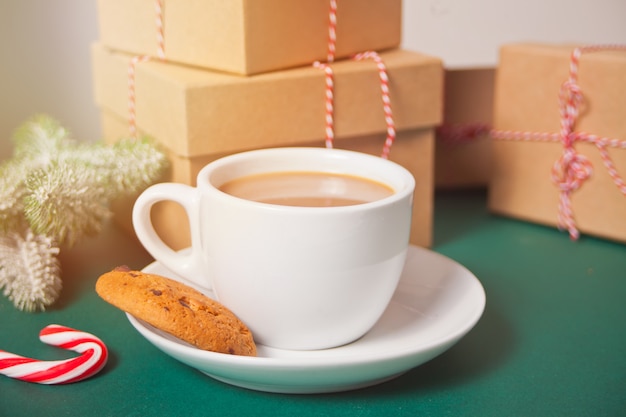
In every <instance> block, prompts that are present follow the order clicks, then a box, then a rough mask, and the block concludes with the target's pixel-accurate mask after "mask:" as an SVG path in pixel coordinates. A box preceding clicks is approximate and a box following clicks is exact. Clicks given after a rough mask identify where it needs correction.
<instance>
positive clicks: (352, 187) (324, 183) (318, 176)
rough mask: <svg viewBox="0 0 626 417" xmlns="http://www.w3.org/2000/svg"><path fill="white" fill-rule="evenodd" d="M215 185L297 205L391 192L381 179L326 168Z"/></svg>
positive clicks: (363, 199) (346, 202) (342, 202)
mask: <svg viewBox="0 0 626 417" xmlns="http://www.w3.org/2000/svg"><path fill="white" fill-rule="evenodd" d="M219 189H220V190H221V191H223V192H225V193H228V194H230V195H233V196H235V197H239V198H243V199H246V200H252V201H258V202H262V203H267V204H277V205H283V206H299V207H337V206H351V205H356V204H363V203H367V202H371V201H376V200H380V199H383V198H385V197H388V196H390V195H392V194H393V193H394V191H393V189H392V188H391V187H389V186H387V185H385V184H383V183H380V182H376V181H373V180H370V179H367V178H363V177H357V176H352V175H343V174H335V173H326V172H297V171H294V172H270V173H262V174H254V175H248V176H243V177H239V178H236V179H234V180H231V181H228V182H226V183H224V184H222V186H220V187H219Z"/></svg>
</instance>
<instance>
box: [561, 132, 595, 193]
mask: <svg viewBox="0 0 626 417" xmlns="http://www.w3.org/2000/svg"><path fill="white" fill-rule="evenodd" d="M570 140H571V139H570ZM592 173H593V166H592V164H591V162H590V161H589V159H588V158H587V157H586V156H584V155H582V154H580V153H578V152H576V150H575V149H574V148H573V147H572V146H570V147H567V148H565V150H564V151H563V154H562V155H561V157H560V158H559V159H558V160H557V161H556V162H555V163H554V166H553V167H552V179H553V181H554V183H555V184H556V185H557V187H558V188H559V189H560V190H561V191H562V192H567V193H570V192H572V191H576V190H578V189H579V188H580V187H581V186H582V185H583V183H584V182H585V181H586V180H587V179H588V178H589V177H591V174H592Z"/></svg>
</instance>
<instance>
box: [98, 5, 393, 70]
mask: <svg viewBox="0 0 626 417" xmlns="http://www.w3.org/2000/svg"><path fill="white" fill-rule="evenodd" d="M162 4H163V7H162V13H161V15H162V21H163V39H164V50H165V55H166V57H167V59H168V60H170V61H172V62H179V63H185V64H190V65H194V66H200V67H204V68H211V69H217V70H221V71H227V72H234V73H239V74H248V75H250V74H256V73H261V72H267V71H275V70H279V69H284V68H288V67H294V66H298V65H306V64H310V63H312V62H314V61H316V60H320V61H325V60H326V55H327V51H328V26H329V11H330V6H329V1H328V0H306V1H294V0H228V1H223V0H221V1H216V0H193V1H190V0H172V1H162ZM98 19H99V26H100V39H101V41H102V42H103V43H104V44H105V45H107V46H109V47H111V48H113V49H118V50H121V51H127V52H130V53H135V54H141V55H144V54H146V55H152V56H157V51H158V43H157V27H156V23H155V20H156V19H155V0H99V1H98ZM401 24H402V1H401V0H340V1H338V2H337V28H336V33H337V43H336V56H337V57H338V58H341V57H346V56H348V55H351V54H354V53H357V52H362V51H365V50H382V49H390V48H395V47H398V46H399V45H400V40H401Z"/></svg>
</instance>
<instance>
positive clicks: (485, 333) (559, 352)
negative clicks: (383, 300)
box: [0, 190, 626, 417]
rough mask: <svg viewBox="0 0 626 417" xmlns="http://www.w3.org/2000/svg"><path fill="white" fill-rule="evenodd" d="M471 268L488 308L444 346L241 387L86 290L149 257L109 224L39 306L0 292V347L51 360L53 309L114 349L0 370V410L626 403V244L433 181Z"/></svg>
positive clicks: (443, 244)
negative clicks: (67, 368) (47, 304)
mask: <svg viewBox="0 0 626 417" xmlns="http://www.w3.org/2000/svg"><path fill="white" fill-rule="evenodd" d="M432 249H433V250H434V251H436V252H439V253H442V254H444V255H446V256H448V257H450V258H452V259H454V260H456V261H458V262H459V263H461V264H463V265H465V266H466V267H467V268H469V269H470V270H471V271H472V272H473V273H474V274H475V275H476V276H477V277H478V278H479V280H480V281H481V283H482V285H483V286H484V288H485V292H486V294H487V305H486V308H485V312H484V314H483V317H482V318H481V320H480V321H479V322H478V324H477V325H476V327H475V328H474V329H473V330H472V331H471V332H470V333H469V334H468V335H466V336H465V337H464V338H463V339H462V340H461V341H460V342H458V343H457V344H456V345H454V346H453V347H452V348H451V349H449V350H448V351H447V352H445V353H443V354H442V355H440V356H438V357H437V358H435V359H433V360H431V361H430V362H428V363H426V364H424V365H422V366H419V367H417V368H415V369H413V370H410V371H409V372H407V373H406V374H404V375H402V376H400V377H398V378H397V379H394V380H392V381H389V382H386V383H384V384H380V385H377V386H374V387H370V388H365V389H360V390H356V391H349V392H343V393H335V394H324V395H282V394H269V393H263V392H256V391H249V390H246V389H242V388H237V387H233V386H230V385H226V384H224V383H221V382H218V381H215V380H213V379H211V378H209V377H207V376H205V375H204V374H201V373H200V372H198V371H196V370H194V369H192V368H190V367H187V366H186V365H183V364H181V363H179V362H177V361H176V360H174V359H171V358H170V357H168V356H166V355H165V354H163V353H161V352H160V351H158V350H157V349H156V348H155V347H153V346H152V345H151V344H149V343H148V342H147V341H146V340H145V339H143V338H142V337H141V336H140V335H139V334H138V333H137V332H136V331H135V330H134V329H133V328H132V327H131V325H130V324H129V323H128V321H127V320H126V318H125V316H124V315H123V314H122V312H120V311H119V310H117V309H115V308H113V307H111V306H110V305H108V304H106V303H105V302H104V301H102V300H101V299H100V298H99V297H98V296H97V295H96V293H95V291H94V283H95V280H96V279H97V277H98V276H99V275H100V274H101V273H103V272H106V271H107V270H109V269H111V268H113V267H114V266H116V265H118V264H128V265H130V266H132V267H134V268H141V267H143V266H145V265H147V264H148V263H149V262H150V260H151V259H150V257H149V256H148V255H147V254H146V253H145V252H144V251H143V250H142V249H141V248H140V247H139V246H138V244H137V243H136V242H135V241H134V240H133V239H131V238H130V237H129V236H128V235H125V234H124V233H123V232H121V231H120V230H118V229H117V228H116V227H110V228H107V230H106V231H105V232H103V234H102V235H100V236H99V237H98V238H94V239H91V240H87V241H84V242H82V243H81V244H80V245H79V246H77V247H74V248H72V249H70V250H66V251H65V252H64V253H63V254H62V265H63V270H64V274H63V277H64V285H65V288H64V291H63V294H62V297H61V299H60V301H59V302H58V304H57V305H55V306H54V307H53V308H51V309H49V310H48V311H46V312H44V313H37V314H33V313H24V312H19V311H17V310H16V309H15V308H14V307H13V306H12V304H10V303H9V302H8V301H7V300H6V298H4V297H1V296H0V349H4V350H7V351H9V352H13V353H17V354H20V355H24V356H30V357H34V358H38V359H45V360H52V359H61V358H66V357H70V356H72V354H71V353H69V352H66V351H63V350H60V349H57V348H53V347H50V346H46V345H44V344H42V343H40V342H39V340H38V337H37V335H38V333H39V330H40V329H41V328H42V327H44V326H45V325H47V324H51V323H57V324H63V325H66V326H70V327H74V328H77V329H80V330H84V331H88V332H92V333H94V334H96V335H98V336H99V337H100V338H102V339H103V340H104V341H105V343H106V344H107V346H108V347H109V350H110V359H109V362H108V364H107V366H106V367H105V368H104V370H103V371H101V373H99V374H98V375H97V376H95V377H93V378H91V379H88V380H85V381H82V382H79V383H76V384H70V385H56V386H45V385H37V384H31V383H26V382H22V381H17V380H13V379H10V378H7V377H4V376H0V416H3V417H4V416H6V417H18V416H37V415H45V416H91V415H94V416H153V415H155V416H156V415H158V416H212V415H215V416H229V415H237V416H244V415H270V416H275V417H279V416H307V415H316V416H334V415H341V416H351V415H353V416H378V415H380V416H395V415H400V416H403V415H406V416H466V415H467V416H625V415H626V245H623V244H619V243H615V242H609V241H605V240H601V239H596V238H591V237H583V238H582V239H581V240H580V241H578V242H572V241H570V240H569V238H568V236H567V234H565V233H562V232H558V231H557V230H555V229H552V228H549V227H544V226H539V225H534V224H530V223H525V222H521V221H516V220H512V219H507V218H503V217H498V216H494V215H491V214H489V213H488V211H487V209H486V194H485V192H484V191H480V190H479V191H454V192H449V191H447V192H438V193H437V196H436V204H435V241H434V245H433V248H432Z"/></svg>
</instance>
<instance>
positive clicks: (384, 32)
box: [92, 0, 443, 248]
mask: <svg viewBox="0 0 626 417" xmlns="http://www.w3.org/2000/svg"><path fill="white" fill-rule="evenodd" d="M329 3H330V7H329ZM366 3H367V4H364V2H363V0H338V1H337V2H336V10H335V11H336V13H335V14H334V15H333V14H331V13H329V10H330V11H332V10H333V9H332V4H333V2H332V1H331V2H329V0H306V1H293V0H253V1H250V0H228V1H221V2H216V1H211V0H198V1H193V2H192V1H164V0H161V1H154V0H132V1H129V0H101V1H99V3H98V4H99V5H98V7H99V17H100V33H101V39H100V41H99V43H97V44H95V45H94V46H93V49H92V56H93V68H94V88H95V97H96V102H97V104H98V106H99V107H100V109H101V114H102V121H103V134H104V137H105V139H106V140H107V141H115V140H118V139H119V138H120V137H124V136H128V134H129V126H130V127H135V126H136V129H137V131H138V132H139V134H146V135H148V136H150V137H152V138H154V139H155V140H156V141H157V142H158V143H159V144H160V145H162V147H163V148H164V149H165V151H166V152H167V154H168V155H169V159H170V162H171V166H170V172H169V173H168V174H167V177H166V178H164V180H168V181H174V182H182V183H187V184H190V185H194V184H195V177H196V174H197V172H198V171H199V169H200V168H201V167H202V166H203V165H205V164H206V163H208V162H210V161H212V160H214V159H217V158H219V157H221V156H224V155H226V154H230V153H235V152H240V151H245V150H249V149H255V148H264V147H278V146H315V147H317V146H324V143H325V138H326V136H327V129H326V123H325V121H326V116H327V111H326V109H327V108H326V103H325V97H326V94H327V91H328V90H327V78H326V72H325V70H324V69H323V67H322V68H320V67H319V66H317V65H314V63H315V62H316V61H321V62H323V63H327V64H328V65H329V66H330V67H331V69H332V74H333V95H334V113H333V114H334V138H335V140H334V146H335V147H337V148H344V149H351V150H356V151H361V152H366V153H371V154H381V151H382V150H383V145H384V143H385V139H386V137H387V133H388V128H389V123H388V121H387V120H386V118H385V116H386V113H385V111H384V108H383V102H382V99H381V78H380V77H381V73H380V68H379V66H378V65H377V63H376V62H375V61H374V60H371V59H364V60H355V59H353V56H354V55H355V54H356V53H359V52H363V51H377V52H378V56H379V57H380V58H381V59H382V62H383V63H384V66H385V67H386V75H387V77H388V79H389V82H388V88H389V96H390V100H391V109H392V114H393V124H394V126H395V129H396V131H397V137H396V139H395V142H394V144H393V146H392V148H391V152H390V155H389V159H390V160H392V161H396V162H398V163H400V164H401V165H404V166H405V167H407V168H408V169H409V170H410V171H411V172H412V173H413V175H414V176H415V177H416V180H417V184H416V190H415V205H414V206H415V207H414V213H413V225H412V230H411V242H412V243H413V244H416V245H420V246H429V245H430V244H431V240H432V211H433V183H434V180H433V169H434V168H433V164H434V130H435V127H436V126H437V125H438V124H439V123H440V122H441V117H442V108H443V103H442V100H443V93H442V90H443V69H442V63H441V60H440V59H438V58H436V57H432V56H427V55H424V54H421V53H417V52H411V51H406V50H402V49H399V44H400V29H401V17H402V16H401V0H367V2H366ZM155 6H156V7H155ZM155 10H156V13H155ZM155 14H156V16H157V18H156V19H155ZM330 17H332V19H334V21H335V22H336V26H334V27H335V29H336V30H335V37H336V42H334V46H335V48H334V52H333V55H334V60H333V62H327V57H328V55H329V44H330V42H329V39H330V36H329V33H330V32H329V27H331V24H330V22H331V20H332V19H331V18H330ZM155 20H156V23H155ZM148 57H149V58H148ZM129 69H130V73H131V74H132V75H131V76H129ZM129 84H130V87H129ZM129 97H133V98H132V100H130V102H131V103H132V106H131V110H129ZM131 205H132V200H129V201H126V202H120V203H118V207H117V210H116V211H117V212H118V213H117V215H118V216H117V217H118V219H119V220H120V222H121V223H123V224H126V226H127V227H130V207H131ZM153 222H154V223H155V227H156V229H157V231H158V232H159V233H160V234H161V236H162V238H163V239H164V240H165V241H166V242H167V243H168V244H170V245H171V246H172V247H173V248H183V247H185V246H187V245H188V244H189V243H188V242H189V240H188V233H187V232H185V229H186V227H185V225H186V224H187V221H186V219H185V218H184V212H183V211H182V209H181V208H180V207H177V206H175V205H174V204H171V205H167V204H160V205H159V206H157V207H155V209H154V210H153Z"/></svg>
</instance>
